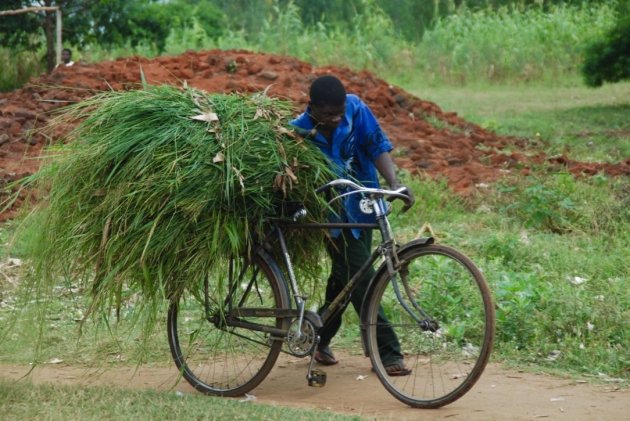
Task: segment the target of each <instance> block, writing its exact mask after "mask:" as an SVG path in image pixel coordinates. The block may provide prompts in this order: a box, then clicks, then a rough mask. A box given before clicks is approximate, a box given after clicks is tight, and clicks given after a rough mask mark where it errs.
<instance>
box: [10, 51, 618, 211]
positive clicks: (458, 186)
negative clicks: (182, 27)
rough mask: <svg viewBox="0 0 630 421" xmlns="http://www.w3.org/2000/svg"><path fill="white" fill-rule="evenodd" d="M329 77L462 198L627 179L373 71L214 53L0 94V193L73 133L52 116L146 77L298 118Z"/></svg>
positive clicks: (67, 74)
mask: <svg viewBox="0 0 630 421" xmlns="http://www.w3.org/2000/svg"><path fill="white" fill-rule="evenodd" d="M326 73H330V74H334V75H336V76H337V77H339V78H340V79H341V80H342V81H343V82H344V83H345V84H346V87H347V91H348V92H351V93H356V94H358V95H359V96H360V97H361V98H363V100H364V101H365V102H366V103H368V105H369V106H370V107H371V108H372V110H373V112H374V114H375V115H376V116H377V118H378V119H379V121H380V122H381V125H382V126H383V129H384V130H385V132H386V133H387V134H388V135H389V137H390V138H391V140H392V142H393V143H394V145H395V146H396V152H395V155H394V156H395V160H396V162H397V164H398V166H399V167H402V168H405V169H407V170H409V171H410V172H412V173H426V174H428V175H430V176H432V177H436V178H437V177H445V178H446V179H447V180H448V182H449V184H450V185H451V186H452V187H453V189H455V190H456V191H459V192H462V193H468V192H470V191H472V190H473V189H474V187H475V186H476V185H478V184H479V183H484V182H489V181H493V180H496V179H497V178H498V177H500V176H501V175H502V174H503V173H505V172H513V171H521V172H527V171H528V166H529V165H531V164H532V163H535V162H543V161H549V162H553V163H556V164H559V165H562V166H564V167H566V168H568V169H569V170H570V171H572V172H574V173H576V174H577V173H587V174H594V173H597V172H600V171H604V172H606V173H608V174H611V175H619V174H630V160H627V161H626V162H624V163H621V164H618V165H610V164H591V163H589V164H585V163H578V162H574V161H571V160H569V159H567V158H565V157H560V158H554V159H548V158H547V157H545V156H544V155H543V154H540V153H539V154H536V155H533V156H532V155H531V154H530V155H525V154H523V153H517V152H506V151H507V146H510V147H511V148H510V149H514V145H515V144H516V146H517V147H519V148H521V149H522V148H523V147H524V146H525V141H522V140H518V139H514V138H507V137H501V136H497V135H496V134H494V133H492V132H489V131H486V130H484V129H482V128H481V127H479V126H477V125H475V124H472V123H469V122H467V121H465V120H463V119H461V118H460V117H458V116H457V115H456V114H455V113H448V112H443V111H442V110H441V109H440V108H439V107H438V106H437V105H436V104H434V103H432V102H428V101H423V100H421V99H419V98H417V97H415V96H413V95H410V94H409V93H407V92H405V91H403V90H402V89H400V88H397V87H395V86H392V85H389V84H388V83H387V82H385V81H383V80H381V79H378V78H376V77H375V76H374V75H373V74H371V73H369V72H365V71H364V72H355V71H351V70H349V69H346V68H339V67H332V66H328V67H312V66H311V65H309V64H307V63H305V62H302V61H299V60H297V59H295V58H291V57H283V56H278V55H270V54H261V53H252V52H248V51H221V50H213V51H206V52H199V53H195V52H189V53H186V54H182V55H180V56H174V57H159V58H156V59H146V58H136V57H133V58H125V59H119V60H116V61H109V62H102V63H98V64H94V65H76V66H74V67H68V68H60V69H57V70H56V71H55V72H53V73H52V74H50V75H46V76H43V77H41V78H39V79H36V80H32V81H31V82H30V83H29V84H28V85H27V86H26V87H24V88H23V89H18V90H15V91H13V92H9V93H5V94H0V187H1V186H2V185H3V184H4V183H6V182H9V181H12V180H15V179H18V178H21V177H23V176H26V175H28V174H32V173H33V172H34V171H36V170H37V168H38V167H39V160H38V159H36V158H37V157H38V155H39V153H40V151H41V148H42V147H43V146H44V145H45V144H47V143H49V142H50V141H54V140H56V139H58V138H61V137H63V135H64V133H66V132H67V130H69V129H70V127H59V128H58V129H57V131H56V132H55V133H52V134H51V135H50V137H51V138H45V135H44V134H43V133H41V132H37V131H36V130H34V129H37V128H40V127H42V126H44V125H45V124H46V122H47V121H48V120H49V119H50V118H51V115H52V111H54V110H56V109H58V108H60V107H62V106H64V105H67V104H69V103H73V102H77V101H81V100H82V99H85V98H87V97H89V96H91V95H93V94H94V93H96V92H97V91H103V90H107V89H135V88H137V87H138V86H139V84H140V83H141V81H142V75H144V78H145V80H146V82H148V83H150V84H172V85H182V84H183V83H187V84H188V85H189V86H193V87H196V88H200V89H204V90H206V91H208V92H235V91H238V92H258V91H263V90H265V89H267V93H268V95H272V96H277V97H282V98H287V99H290V100H292V101H294V102H295V103H296V107H297V108H296V110H301V109H303V108H304V107H305V105H306V102H307V99H308V87H309V85H310V83H311V81H312V80H313V79H314V78H316V77H317V76H319V75H322V74H326ZM296 112H297V111H296ZM0 199H1V196H0ZM8 216H10V213H7V212H5V213H4V214H0V221H1V220H3V219H6V218H7V217H8Z"/></svg>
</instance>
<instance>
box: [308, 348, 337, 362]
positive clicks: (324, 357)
mask: <svg viewBox="0 0 630 421" xmlns="http://www.w3.org/2000/svg"><path fill="white" fill-rule="evenodd" d="M314 358H315V361H317V362H318V363H320V364H323V365H335V364H337V363H338V362H339V361H337V359H336V358H335V356H334V355H333V353H332V351H331V350H330V347H329V346H328V345H326V346H322V347H319V348H317V351H315V357H314Z"/></svg>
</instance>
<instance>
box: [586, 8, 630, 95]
mask: <svg viewBox="0 0 630 421" xmlns="http://www.w3.org/2000/svg"><path fill="white" fill-rule="evenodd" d="M628 51H630V1H627V0H626V1H625V2H620V7H619V18H618V20H617V23H616V25H615V26H614V27H613V28H612V29H610V30H609V31H607V32H606V34H604V36H602V37H599V38H596V39H595V40H594V41H592V42H591V43H590V44H589V45H588V47H587V49H586V53H585V54H586V58H585V60H584V65H583V67H582V74H583V75H584V80H585V82H586V84H587V85H589V86H601V85H602V84H603V83H604V82H618V81H620V80H627V79H630V53H628Z"/></svg>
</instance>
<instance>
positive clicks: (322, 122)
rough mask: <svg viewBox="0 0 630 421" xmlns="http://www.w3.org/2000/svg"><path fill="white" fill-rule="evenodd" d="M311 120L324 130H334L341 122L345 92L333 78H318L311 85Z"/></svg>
mask: <svg viewBox="0 0 630 421" xmlns="http://www.w3.org/2000/svg"><path fill="white" fill-rule="evenodd" d="M309 94H310V101H309V103H308V105H309V107H310V109H311V113H310V115H311V118H312V119H313V120H315V124H316V125H319V126H322V127H323V128H326V129H335V128H336V127H337V126H338V125H339V123H340V122H341V118H342V117H343V114H344V112H345V108H346V90H345V88H344V87H343V84H342V83H341V81H340V80H339V79H337V78H336V77H334V76H328V75H327V76H320V77H318V78H317V79H315V81H313V83H312V84H311V89H310V93H309Z"/></svg>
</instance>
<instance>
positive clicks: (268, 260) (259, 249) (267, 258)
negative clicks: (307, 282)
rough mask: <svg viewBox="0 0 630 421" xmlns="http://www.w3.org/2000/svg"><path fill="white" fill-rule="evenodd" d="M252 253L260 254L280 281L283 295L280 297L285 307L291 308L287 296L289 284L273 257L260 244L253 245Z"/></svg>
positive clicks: (288, 295)
mask: <svg viewBox="0 0 630 421" xmlns="http://www.w3.org/2000/svg"><path fill="white" fill-rule="evenodd" d="M253 253H255V254H257V255H258V256H260V258H261V259H263V260H264V261H265V263H266V264H267V266H269V268H270V269H271V271H272V272H273V273H274V275H275V276H276V278H277V279H278V280H279V281H280V283H281V286H280V287H281V289H282V292H281V293H282V295H283V297H282V298H283V301H284V303H285V306H286V308H291V300H290V299H289V297H290V296H291V295H290V294H289V286H288V284H287V281H286V279H285V278H284V274H283V273H282V270H280V267H279V266H278V263H276V261H275V259H274V258H273V257H271V255H270V254H269V253H268V252H267V251H265V249H264V248H263V247H262V246H255V247H254V249H253Z"/></svg>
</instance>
